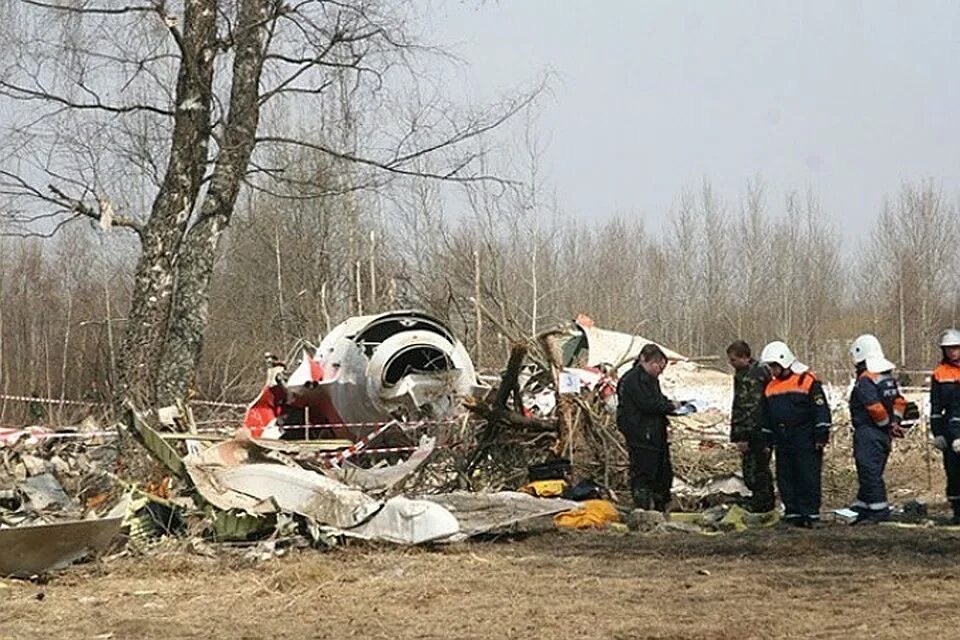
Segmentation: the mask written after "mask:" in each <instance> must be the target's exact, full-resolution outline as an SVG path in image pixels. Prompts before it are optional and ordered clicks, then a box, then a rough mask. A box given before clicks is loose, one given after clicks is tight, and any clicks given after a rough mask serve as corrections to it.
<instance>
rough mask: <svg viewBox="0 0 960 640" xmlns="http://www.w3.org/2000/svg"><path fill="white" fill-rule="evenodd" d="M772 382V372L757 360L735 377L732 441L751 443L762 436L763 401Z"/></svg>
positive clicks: (731, 415)
mask: <svg viewBox="0 0 960 640" xmlns="http://www.w3.org/2000/svg"><path fill="white" fill-rule="evenodd" d="M769 380H770V371H769V369H767V367H766V366H764V365H762V364H760V363H759V362H757V361H756V360H751V361H750V364H749V365H748V366H746V367H744V368H743V369H739V370H738V371H737V372H736V373H735V374H734V376H733V409H732V410H731V412H730V441H731V442H749V441H750V440H751V439H753V438H755V437H759V436H760V432H761V410H762V409H761V399H762V397H763V388H764V387H765V386H766V384H767V381H769Z"/></svg>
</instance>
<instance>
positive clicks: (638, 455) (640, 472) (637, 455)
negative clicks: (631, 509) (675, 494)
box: [628, 438, 673, 511]
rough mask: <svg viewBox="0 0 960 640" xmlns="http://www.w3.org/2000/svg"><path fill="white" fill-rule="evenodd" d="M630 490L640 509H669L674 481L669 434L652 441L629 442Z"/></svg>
mask: <svg viewBox="0 0 960 640" xmlns="http://www.w3.org/2000/svg"><path fill="white" fill-rule="evenodd" d="M628 451H629V454H630V491H631V493H632V494H633V502H634V504H635V505H636V507H637V508H638V509H646V510H650V509H653V510H656V511H666V509H667V506H668V505H669V504H670V487H671V485H673V466H672V464H671V463H670V444H669V443H668V442H667V441H666V438H664V439H662V440H661V441H660V442H654V443H651V444H649V445H643V446H639V445H635V444H629V445H628Z"/></svg>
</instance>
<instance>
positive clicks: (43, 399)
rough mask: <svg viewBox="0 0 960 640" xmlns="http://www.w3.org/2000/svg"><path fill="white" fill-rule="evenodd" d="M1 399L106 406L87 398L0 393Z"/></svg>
mask: <svg viewBox="0 0 960 640" xmlns="http://www.w3.org/2000/svg"><path fill="white" fill-rule="evenodd" d="M0 400H12V401H13V402H36V403H38V404H70V405H82V406H85V407H99V406H106V404H105V403H103V402H88V401H86V400H67V399H63V400H61V399H60V398H40V397H34V396H11V395H6V394H0Z"/></svg>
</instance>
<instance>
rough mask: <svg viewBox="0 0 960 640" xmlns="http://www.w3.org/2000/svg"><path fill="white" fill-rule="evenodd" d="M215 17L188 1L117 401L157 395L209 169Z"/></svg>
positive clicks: (210, 9)
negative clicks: (188, 238) (182, 254)
mask: <svg viewBox="0 0 960 640" xmlns="http://www.w3.org/2000/svg"><path fill="white" fill-rule="evenodd" d="M216 19H217V3H216V0H189V1H188V2H187V3H186V7H185V12H184V21H183V24H184V31H183V35H182V38H180V39H179V44H180V47H181V60H180V69H179V72H178V76H177V90H176V109H175V116H174V126H173V136H172V140H171V145H170V158H169V161H168V164H167V170H166V174H165V176H164V179H163V183H162V185H161V187H160V191H159V192H158V194H157V197H156V199H155V200H154V203H153V209H152V211H151V214H150V218H149V221H148V223H147V224H146V226H145V227H144V229H143V232H142V234H141V242H142V253H141V255H140V259H139V261H138V263H137V270H136V277H135V281H134V290H133V296H132V300H131V305H130V312H129V314H128V316H127V326H126V333H125V335H124V341H123V348H122V349H121V352H120V360H119V363H118V369H119V371H118V374H119V389H118V391H119V393H118V394H117V398H116V399H117V400H118V401H122V400H123V399H125V398H130V399H133V400H135V401H139V402H147V403H150V402H153V401H154V400H155V391H154V384H155V376H156V371H157V366H158V364H159V361H160V355H161V353H162V349H163V344H164V341H165V339H166V335H167V321H168V318H169V314H170V308H171V302H172V299H173V294H174V290H175V286H176V277H177V276H176V271H177V259H178V254H179V251H180V245H181V243H182V240H183V235H184V232H185V230H186V228H187V224H188V223H189V221H190V216H191V214H192V213H193V210H194V206H195V203H196V200H197V195H198V193H199V191H200V186H201V184H202V181H203V174H204V170H205V168H206V161H207V145H208V140H209V136H210V104H211V101H212V93H211V84H212V79H213V68H214V59H215V57H216V33H217V32H216Z"/></svg>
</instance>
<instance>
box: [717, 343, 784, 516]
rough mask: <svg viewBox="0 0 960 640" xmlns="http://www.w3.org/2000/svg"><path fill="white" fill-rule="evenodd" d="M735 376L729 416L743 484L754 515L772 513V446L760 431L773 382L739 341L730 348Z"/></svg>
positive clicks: (731, 437) (728, 348)
mask: <svg viewBox="0 0 960 640" xmlns="http://www.w3.org/2000/svg"><path fill="white" fill-rule="evenodd" d="M727 360H728V361H729V362H730V366H732V367H733V368H734V369H735V370H736V373H735V374H734V376H733V410H732V411H731V414H730V441H731V442H732V443H734V444H735V445H736V447H737V449H738V450H739V451H740V455H741V456H742V459H743V480H744V482H746V484H747V488H749V489H750V491H752V492H753V497H752V498H751V499H750V503H749V508H750V511H752V512H754V513H766V512H768V511H773V507H774V502H773V475H772V474H771V473H770V446H769V444H768V443H767V441H766V438H765V437H764V435H763V432H762V427H761V419H760V418H761V415H760V412H761V406H760V405H761V398H762V397H763V388H764V387H765V386H766V384H767V382H768V381H769V380H770V371H769V370H768V369H767V367H766V366H764V365H763V364H762V363H760V362H757V361H756V360H754V359H753V358H752V357H751V354H750V345H748V344H747V343H746V342H744V341H743V340H737V341H736V342H733V343H732V344H731V345H730V346H729V347H727Z"/></svg>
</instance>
